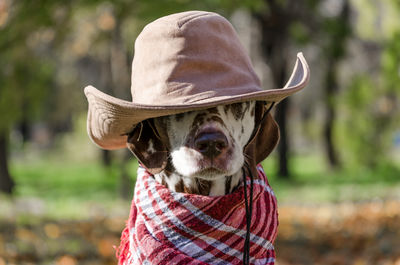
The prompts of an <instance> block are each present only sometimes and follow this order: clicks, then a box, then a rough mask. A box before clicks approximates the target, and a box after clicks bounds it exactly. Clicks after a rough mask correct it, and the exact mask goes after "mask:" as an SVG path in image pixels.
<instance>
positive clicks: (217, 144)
mask: <svg viewBox="0 0 400 265" xmlns="http://www.w3.org/2000/svg"><path fill="white" fill-rule="evenodd" d="M255 112H256V102H255V101H248V102H241V103H234V104H230V105H222V106H217V107H213V108H209V109H205V110H196V111H190V112H186V113H180V114H176V115H170V116H163V117H157V118H153V119H150V120H146V121H145V122H144V123H145V125H143V124H142V125H140V126H137V127H136V128H135V130H134V131H133V132H132V133H130V134H129V135H128V148H130V149H131V151H132V152H133V153H135V154H136V156H137V157H138V158H139V161H140V162H142V163H143V164H144V165H146V164H152V163H154V162H156V163H157V161H151V160H158V161H160V160H165V162H164V166H163V167H162V170H161V171H160V170H159V171H158V172H152V173H155V174H153V175H154V178H155V179H156V180H157V181H158V182H159V183H161V184H163V185H164V186H166V187H168V188H169V189H170V190H173V191H176V192H184V193H192V194H201V195H209V196H218V195H225V194H228V193H231V192H232V191H233V190H234V189H235V188H236V187H238V185H239V184H240V180H241V177H242V174H243V171H242V167H243V164H244V161H245V156H246V153H245V152H244V147H245V145H246V144H247V143H248V141H249V139H250V137H251V135H252V132H253V129H254V126H255V116H256V114H255Z"/></svg>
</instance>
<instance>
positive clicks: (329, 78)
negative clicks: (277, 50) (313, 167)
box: [323, 0, 350, 169]
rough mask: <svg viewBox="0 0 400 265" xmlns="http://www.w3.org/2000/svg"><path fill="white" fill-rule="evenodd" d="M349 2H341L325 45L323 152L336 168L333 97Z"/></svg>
mask: <svg viewBox="0 0 400 265" xmlns="http://www.w3.org/2000/svg"><path fill="white" fill-rule="evenodd" d="M349 17H350V3H349V1H348V0H346V1H344V2H343V6H342V10H341V12H340V15H339V16H338V17H337V18H335V19H336V21H335V22H336V27H332V30H331V32H330V41H329V42H328V43H329V44H328V47H327V52H326V54H327V62H328V67H327V72H326V77H325V108H326V117H325V122H324V128H323V139H324V146H325V154H326V157H327V160H328V162H329V165H330V167H331V168H333V169H336V168H339V167H340V166H341V163H340V160H339V157H338V155H337V151H336V149H335V145H334V139H333V135H334V133H333V130H334V125H335V119H336V108H335V106H336V105H335V97H336V94H337V92H338V90H339V86H338V80H337V74H336V71H337V65H338V63H339V61H340V59H342V58H343V56H344V55H345V51H346V40H347V38H348V36H349V35H350V30H349V27H350V24H349V23H350V20H349Z"/></svg>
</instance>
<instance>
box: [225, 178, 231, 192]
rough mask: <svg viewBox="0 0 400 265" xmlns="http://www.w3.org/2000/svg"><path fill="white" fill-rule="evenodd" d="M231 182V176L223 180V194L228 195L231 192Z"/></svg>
mask: <svg viewBox="0 0 400 265" xmlns="http://www.w3.org/2000/svg"><path fill="white" fill-rule="evenodd" d="M231 182H232V176H228V177H226V179H225V194H228V193H230V192H231Z"/></svg>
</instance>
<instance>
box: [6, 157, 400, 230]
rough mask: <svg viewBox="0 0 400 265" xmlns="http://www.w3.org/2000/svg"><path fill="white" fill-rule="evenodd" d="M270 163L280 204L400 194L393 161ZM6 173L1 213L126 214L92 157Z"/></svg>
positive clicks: (115, 172) (114, 176) (19, 163)
mask: <svg viewBox="0 0 400 265" xmlns="http://www.w3.org/2000/svg"><path fill="white" fill-rule="evenodd" d="M275 162H276V161H275V160H274V158H273V157H272V158H271V159H268V160H266V161H264V162H263V166H264V169H265V171H266V173H267V176H268V178H269V181H270V184H271V186H272V187H273V189H274V191H275V193H276V195H277V198H278V202H279V203H281V204H286V203H291V204H293V203H295V204H321V203H336V202H344V201H346V202H348V201H351V202H360V201H371V200H385V199H393V198H395V199H400V169H399V168H397V167H394V166H390V165H386V166H381V167H379V168H377V169H375V170H373V171H371V170H367V169H361V168H358V169H347V170H343V171H328V170H326V166H325V165H324V162H323V160H322V158H321V157H317V156H296V157H295V158H294V159H292V160H291V169H292V171H293V173H294V174H293V178H292V179H290V180H284V179H281V178H278V177H277V176H276V175H274V173H273V172H276V163H275ZM136 169H137V163H136V161H134V160H132V162H130V163H129V165H128V171H129V172H132V173H131V176H132V190H133V182H134V180H135V172H136ZM11 172H12V175H13V176H14V178H15V181H16V183H17V186H16V190H15V195H14V197H13V198H12V199H6V198H5V197H3V198H0V200H1V201H3V202H4V203H0V211H1V212H2V213H3V216H12V215H14V216H18V218H20V220H21V222H23V221H24V218H28V219H29V218H30V216H32V214H33V215H35V214H37V215H40V216H45V217H51V218H69V219H82V218H89V217H91V216H101V215H108V214H114V215H115V214H121V215H124V214H127V209H128V207H129V201H127V200H123V199H121V198H120V196H119V189H120V185H121V184H120V179H119V174H120V173H119V172H120V169H119V166H118V165H114V166H112V167H111V168H104V167H103V166H102V165H101V164H100V163H98V162H94V161H92V160H89V161H86V160H76V159H75V160H73V159H72V160H68V159H60V158H58V159H56V158H55V157H54V156H50V157H42V158H37V159H34V160H30V161H25V160H15V161H14V162H13V163H12V166H11ZM1 201H0V202H1ZM16 205H17V206H18V207H16ZM21 205H22V206H21ZM19 208H21V209H22V210H18V209H19ZM24 216H28V217H24Z"/></svg>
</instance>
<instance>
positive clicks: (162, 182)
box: [161, 176, 168, 188]
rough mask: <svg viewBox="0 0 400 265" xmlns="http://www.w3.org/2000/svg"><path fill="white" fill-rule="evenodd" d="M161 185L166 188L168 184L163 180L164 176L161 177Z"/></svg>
mask: <svg viewBox="0 0 400 265" xmlns="http://www.w3.org/2000/svg"><path fill="white" fill-rule="evenodd" d="M161 185H163V186H165V187H167V188H168V184H167V182H166V181H165V178H164V176H162V177H161Z"/></svg>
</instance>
